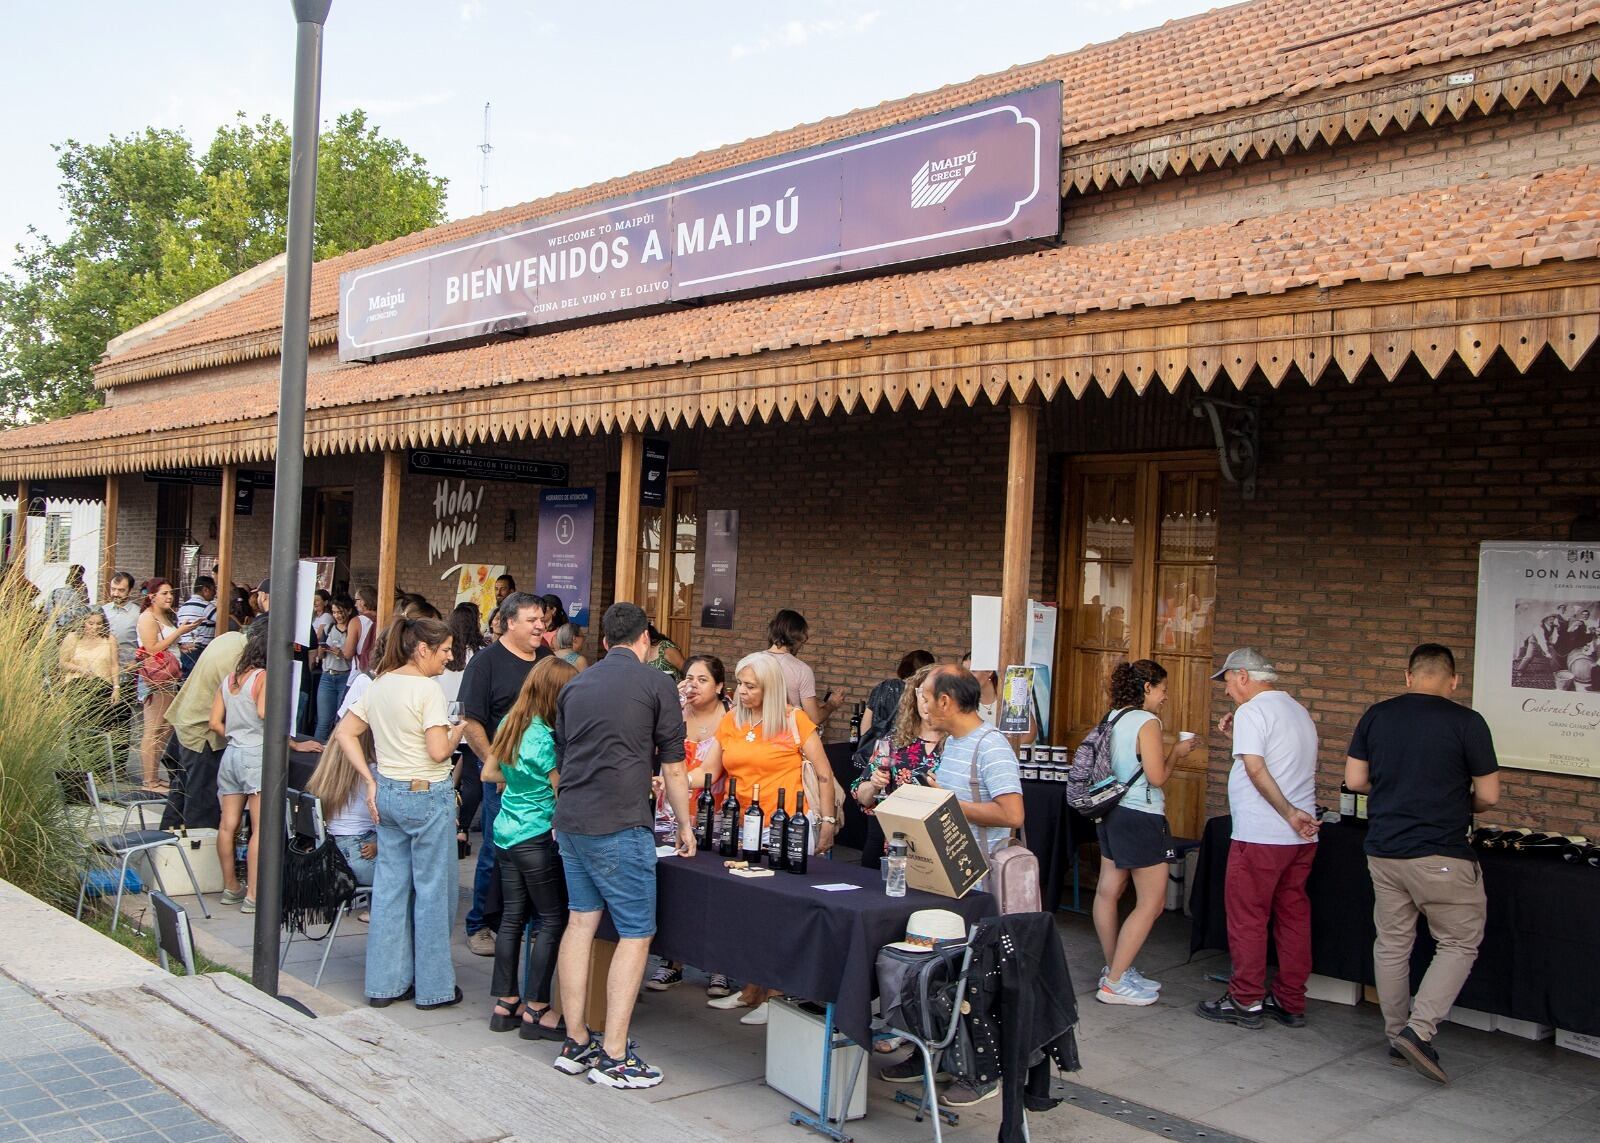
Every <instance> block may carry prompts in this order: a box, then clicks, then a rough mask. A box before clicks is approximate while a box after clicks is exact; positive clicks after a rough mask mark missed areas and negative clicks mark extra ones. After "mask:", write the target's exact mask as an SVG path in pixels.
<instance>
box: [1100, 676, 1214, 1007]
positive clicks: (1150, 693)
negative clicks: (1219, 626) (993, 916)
mask: <svg viewBox="0 0 1600 1143" xmlns="http://www.w3.org/2000/svg"><path fill="white" fill-rule="evenodd" d="M1166 701H1167V671H1166V668H1165V667H1163V666H1161V664H1160V663H1157V662H1155V661H1153V660H1151V659H1137V660H1135V661H1134V662H1131V663H1119V664H1118V665H1117V669H1116V670H1115V671H1113V672H1112V673H1111V710H1110V712H1109V713H1108V714H1107V716H1106V717H1107V718H1109V719H1111V720H1112V723H1111V769H1112V772H1113V773H1114V774H1115V775H1116V778H1117V780H1118V781H1119V782H1122V783H1123V784H1124V785H1126V786H1127V787H1128V792H1127V793H1126V794H1124V795H1123V797H1122V800H1121V801H1120V802H1118V803H1117V804H1116V805H1115V806H1113V807H1112V808H1111V812H1110V813H1108V814H1106V816H1105V817H1103V818H1101V819H1100V821H1099V822H1098V823H1097V824H1096V826H1095V829H1096V832H1097V833H1098V834H1099V837H1100V881H1099V885H1098V886H1097V887H1096V889H1095V894H1094V928H1095V932H1096V933H1097V934H1099V937H1100V947H1101V949H1102V950H1103V951H1104V952H1105V954H1106V963H1105V967H1103V968H1102V969H1101V970H1100V990H1099V991H1098V992H1097V993H1095V999H1096V1000H1099V1001H1100V1002H1101V1003H1103V1004H1132V1005H1136V1006H1143V1005H1146V1004H1154V1003H1155V1002H1156V995H1157V993H1158V992H1159V991H1160V989H1161V985H1159V984H1157V983H1156V982H1155V981H1153V980H1151V979H1150V978H1149V977H1146V976H1143V975H1141V974H1140V972H1139V971H1138V969H1136V968H1134V967H1133V961H1134V958H1135V957H1137V956H1138V955H1139V950H1140V949H1141V948H1143V947H1144V942H1145V939H1146V938H1147V937H1149V935H1150V928H1151V926H1152V925H1154V924H1155V922H1156V918H1157V917H1159V916H1160V915H1161V910H1162V909H1163V908H1165V907H1166V902H1167V859H1168V858H1169V857H1170V856H1171V853H1172V839H1171V836H1170V835H1169V834H1168V832H1167V805H1166V799H1165V797H1164V796H1163V794H1162V792H1161V787H1162V786H1164V785H1166V783H1167V779H1168V777H1170V776H1171V774H1172V770H1173V766H1174V764H1175V763H1176V762H1177V760H1178V759H1179V758H1182V757H1183V756H1184V755H1186V754H1188V753H1189V752H1190V751H1191V750H1193V749H1194V747H1195V742H1196V740H1195V739H1193V738H1191V739H1187V740H1186V741H1182V742H1178V743H1175V744H1174V745H1173V747H1172V749H1171V750H1168V749H1167V747H1166V744H1165V742H1164V741H1163V740H1162V736H1161V720H1160V719H1159V718H1158V717H1156V716H1157V714H1158V713H1159V712H1160V710H1161V707H1162V704H1163V703H1165V702H1166ZM1130 880H1131V881H1132V882H1133V890H1134V894H1135V902H1134V906H1133V912H1131V913H1129V914H1128V918H1127V920H1125V921H1123V922H1122V923H1121V924H1120V926H1119V925H1118V923H1117V903H1118V901H1120V900H1121V898H1122V894H1123V892H1124V891H1125V890H1126V889H1127V888H1128V882H1129V881H1130Z"/></svg>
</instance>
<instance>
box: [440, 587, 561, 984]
mask: <svg viewBox="0 0 1600 1143" xmlns="http://www.w3.org/2000/svg"><path fill="white" fill-rule="evenodd" d="M548 616H549V609H548V608H546V606H545V604H544V602H543V601H542V600H541V599H540V598H539V597H538V596H536V595H529V594H528V593H527V592H524V591H514V592H512V593H511V594H510V595H508V596H506V598H505V599H504V600H503V601H501V604H500V617H501V620H502V621H503V622H504V623H505V625H506V633H505V635H504V636H502V637H501V638H500V639H499V640H498V641H497V642H495V643H493V644H491V645H490V646H488V647H485V648H484V649H483V650H481V651H479V652H478V653H477V654H476V655H474V656H472V660H471V661H470V662H468V663H467V669H466V670H465V671H464V672H462V675H461V713H462V717H463V718H464V719H465V720H466V724H467V733H466V741H467V746H468V748H469V749H470V750H471V751H472V755H473V758H475V759H477V762H476V763H472V762H471V761H470V760H469V763H468V764H469V765H470V764H476V765H480V766H481V765H482V760H483V759H485V758H488V757H489V744H490V743H491V742H493V741H494V736H495V733H496V732H497V731H498V730H499V729H500V720H501V719H503V718H505V716H506V713H507V712H508V711H509V710H510V709H511V704H512V703H514V702H516V701H517V695H519V694H520V693H521V692H522V682H523V680H524V679H526V678H527V677H528V672H529V671H531V670H533V665H534V664H535V663H536V662H538V661H539V660H540V659H544V658H548V657H549V656H550V654H551V653H552V652H551V650H550V648H549V647H546V646H545V645H544V640H543V638H541V636H543V635H544V632H545V620H546V619H547V618H548ZM499 761H501V762H505V761H507V759H504V758H502V759H499ZM482 804H483V844H482V845H480V846H479V847H478V865H477V868H476V870H475V871H474V872H473V878H472V907H471V908H470V909H468V910H467V920H466V925H467V948H468V949H470V950H471V951H472V952H474V953H476V954H477V955H478V956H493V955H494V936H495V930H496V929H497V928H499V923H500V874H499V868H498V854H497V852H496V850H495V847H494V819H495V816H496V815H497V814H499V812H500V787H499V786H498V785H496V784H494V783H492V782H490V783H486V784H485V785H484V787H483V803H482Z"/></svg>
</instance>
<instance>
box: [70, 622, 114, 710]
mask: <svg viewBox="0 0 1600 1143" xmlns="http://www.w3.org/2000/svg"><path fill="white" fill-rule="evenodd" d="M61 673H62V674H64V675H66V676H67V677H68V678H70V679H75V680H79V681H81V683H82V684H83V685H84V686H85V688H86V689H89V690H91V691H92V692H93V694H94V699H95V701H94V703H93V705H92V706H91V707H90V708H89V709H88V710H87V711H86V712H85V713H86V714H87V715H88V716H89V718H90V720H91V721H92V722H93V724H94V729H96V730H104V729H106V728H107V727H108V726H109V724H110V722H111V720H112V718H114V717H115V715H116V710H115V707H116V705H117V701H118V699H119V698H120V697H121V695H122V672H121V668H120V667H119V665H118V662H117V641H116V640H115V639H114V638H112V636H111V631H110V629H109V628H107V626H106V617H105V613H104V612H100V611H91V612H89V614H88V615H85V616H84V617H83V620H82V622H81V623H80V625H79V628H78V630H76V631H71V632H68V634H67V637H66V638H65V639H63V640H62V641H61Z"/></svg>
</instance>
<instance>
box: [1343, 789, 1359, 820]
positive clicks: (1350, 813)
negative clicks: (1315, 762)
mask: <svg viewBox="0 0 1600 1143" xmlns="http://www.w3.org/2000/svg"><path fill="white" fill-rule="evenodd" d="M1339 816H1340V817H1341V818H1353V817H1355V816H1356V792H1355V791H1354V790H1352V789H1351V788H1350V787H1349V786H1346V785H1345V784H1344V783H1343V782H1341V783H1339Z"/></svg>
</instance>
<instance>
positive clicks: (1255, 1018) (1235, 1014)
mask: <svg viewBox="0 0 1600 1143" xmlns="http://www.w3.org/2000/svg"><path fill="white" fill-rule="evenodd" d="M1261 1008H1262V1006H1261V1002H1260V1001H1259V1000H1258V1001H1256V1003H1254V1004H1252V1005H1250V1006H1249V1007H1248V1008H1247V1007H1245V1006H1244V1005H1243V1004H1240V1003H1239V1002H1238V1001H1237V1000H1235V999H1234V998H1233V993H1231V992H1224V993H1223V994H1222V996H1221V998H1219V999H1217V1000H1202V1001H1201V1002H1200V1003H1199V1004H1197V1005H1195V1011H1196V1012H1198V1013H1199V1014H1200V1015H1201V1016H1203V1017H1204V1018H1205V1019H1207V1020H1215V1021H1216V1022H1217V1023H1218V1024H1237V1025H1238V1026H1239V1027H1241V1028H1251V1029H1255V1028H1259V1027H1261Z"/></svg>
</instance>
